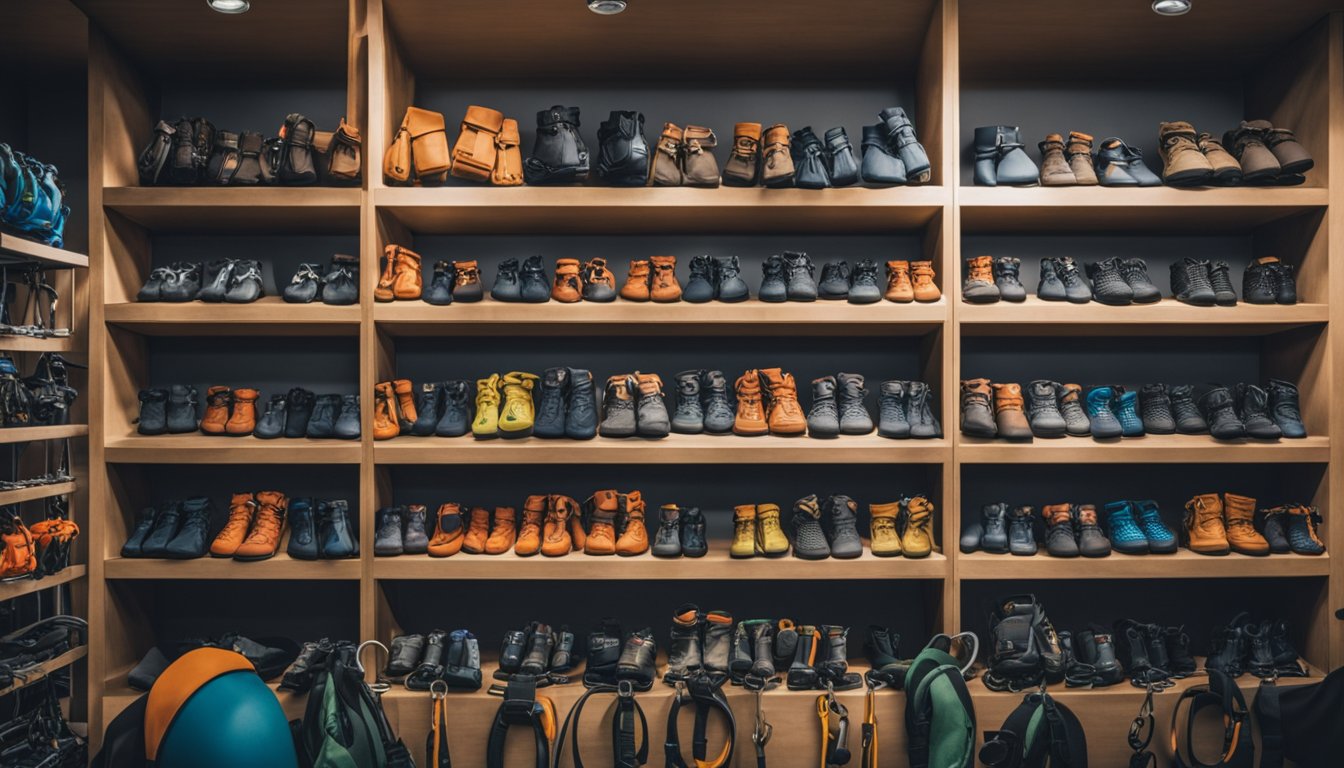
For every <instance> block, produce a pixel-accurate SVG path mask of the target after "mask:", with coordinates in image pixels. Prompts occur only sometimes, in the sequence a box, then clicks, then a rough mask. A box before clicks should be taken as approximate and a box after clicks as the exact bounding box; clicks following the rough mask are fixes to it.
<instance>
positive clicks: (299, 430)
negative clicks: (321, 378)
mask: <svg viewBox="0 0 1344 768" xmlns="http://www.w3.org/2000/svg"><path fill="white" fill-rule="evenodd" d="M315 404H316V396H315V395H314V394H313V393H312V392H309V391H308V390H306V389H302V388H300V387H294V388H293V389H291V390H289V394H287V395H285V437H303V436H304V435H306V434H308V422H309V421H311V420H312V415H313V407H314V405H315Z"/></svg>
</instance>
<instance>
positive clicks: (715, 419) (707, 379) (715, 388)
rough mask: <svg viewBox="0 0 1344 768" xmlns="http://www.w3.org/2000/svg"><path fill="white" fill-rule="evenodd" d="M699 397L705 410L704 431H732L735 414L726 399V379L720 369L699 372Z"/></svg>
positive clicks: (717, 432)
mask: <svg viewBox="0 0 1344 768" xmlns="http://www.w3.org/2000/svg"><path fill="white" fill-rule="evenodd" d="M700 398H701V405H702V407H703V409H704V412H705V431H706V432H708V433H710V434H714V435H722V434H727V433H729V432H732V431H733V421H734V418H735V414H734V412H733V406H732V403H730V402H729V400H728V380H727V379H725V378H724V377H723V372H722V371H704V372H702V373H701V374H700Z"/></svg>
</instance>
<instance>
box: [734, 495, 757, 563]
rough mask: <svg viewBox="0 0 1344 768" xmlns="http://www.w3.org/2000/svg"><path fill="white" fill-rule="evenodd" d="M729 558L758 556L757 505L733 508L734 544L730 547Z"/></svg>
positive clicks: (741, 505) (743, 505) (742, 505)
mask: <svg viewBox="0 0 1344 768" xmlns="http://www.w3.org/2000/svg"><path fill="white" fill-rule="evenodd" d="M728 555H729V557H736V558H743V557H755V556H756V505H755V504H739V505H737V506H736V507H733V542H732V544H731V545H729V547H728Z"/></svg>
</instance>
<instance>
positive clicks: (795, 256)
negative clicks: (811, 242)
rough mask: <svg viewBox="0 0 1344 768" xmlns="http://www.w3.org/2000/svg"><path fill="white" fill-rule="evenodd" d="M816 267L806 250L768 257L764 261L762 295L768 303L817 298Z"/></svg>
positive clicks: (762, 263)
mask: <svg viewBox="0 0 1344 768" xmlns="http://www.w3.org/2000/svg"><path fill="white" fill-rule="evenodd" d="M816 271H817V269H816V267H815V266H814V265H813V264H812V259H811V258H810V257H809V256H808V255H807V254H806V253H803V252H802V251H785V252H784V255H783V256H780V255H778V254H775V255H771V256H767V257H766V259H765V261H763V262H761V291H760V294H759V295H758V298H759V299H760V300H761V301H764V302H768V303H778V302H782V301H816V300H817V280H816V277H815V275H816Z"/></svg>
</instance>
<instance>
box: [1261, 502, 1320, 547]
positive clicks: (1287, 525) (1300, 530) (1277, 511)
mask: <svg viewBox="0 0 1344 768" xmlns="http://www.w3.org/2000/svg"><path fill="white" fill-rule="evenodd" d="M1320 524H1321V514H1320V511H1319V510H1317V508H1316V507H1310V506H1307V505H1305V504H1280V505H1279V506H1277V507H1272V508H1270V509H1263V510H1260V532H1261V533H1262V534H1263V535H1264V537H1265V540H1266V541H1268V542H1269V551H1270V552H1273V553H1274V554H1280V555H1281V554H1285V553H1288V552H1292V553H1293V554H1295V555H1313V556H1314V555H1322V554H1325V544H1324V543H1323V542H1322V541H1321V538H1320V536H1319V535H1318V534H1317V527H1318V526H1319V525H1320Z"/></svg>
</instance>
